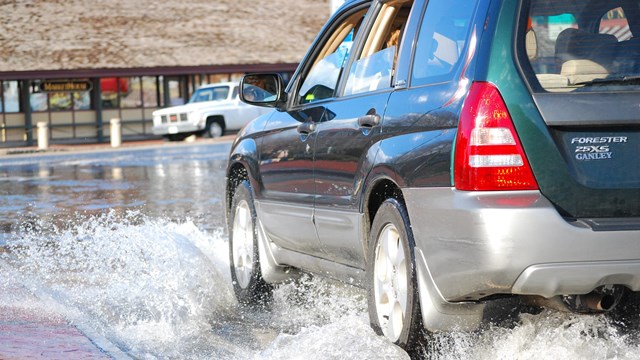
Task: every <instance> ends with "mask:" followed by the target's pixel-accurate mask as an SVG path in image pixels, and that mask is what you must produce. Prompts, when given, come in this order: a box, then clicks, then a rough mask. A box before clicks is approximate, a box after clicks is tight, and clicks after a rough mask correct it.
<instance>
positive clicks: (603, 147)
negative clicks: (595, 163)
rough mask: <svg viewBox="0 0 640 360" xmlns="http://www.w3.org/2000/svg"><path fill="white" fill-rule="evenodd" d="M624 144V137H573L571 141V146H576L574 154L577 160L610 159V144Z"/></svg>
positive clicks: (625, 140)
mask: <svg viewBox="0 0 640 360" xmlns="http://www.w3.org/2000/svg"><path fill="white" fill-rule="evenodd" d="M626 142H627V137H626V136H595V137H575V138H573V139H571V144H574V145H576V149H575V151H574V153H575V156H576V159H577V160H604V159H611V158H612V157H613V152H612V151H611V147H610V144H620V143H626Z"/></svg>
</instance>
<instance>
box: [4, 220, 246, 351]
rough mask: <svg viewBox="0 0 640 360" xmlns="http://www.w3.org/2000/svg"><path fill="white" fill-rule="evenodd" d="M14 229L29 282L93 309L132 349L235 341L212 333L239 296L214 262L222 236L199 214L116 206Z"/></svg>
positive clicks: (18, 259)
mask: <svg viewBox="0 0 640 360" xmlns="http://www.w3.org/2000/svg"><path fill="white" fill-rule="evenodd" d="M12 237H13V240H11V242H10V246H11V248H12V249H13V250H12V254H13V258H12V260H11V263H12V264H13V265H14V266H15V267H16V269H17V270H18V273H19V274H20V276H22V277H24V279H23V283H25V284H30V286H32V287H34V288H33V289H32V290H33V291H34V292H36V291H43V289H44V290H45V291H47V292H48V293H50V294H52V296H54V297H55V298H56V300H58V301H59V302H61V303H63V304H64V305H65V306H67V307H69V308H74V309H79V310H81V311H82V312H83V313H85V314H89V318H90V319H91V321H92V324H91V326H92V327H94V328H97V329H100V331H101V332H102V333H103V335H104V336H106V337H107V338H109V339H111V340H112V341H114V342H116V343H118V344H120V346H121V347H124V348H125V349H126V350H127V351H128V352H130V353H131V354H134V355H135V356H156V355H161V356H169V357H172V356H177V355H179V356H185V355H186V354H197V353H211V352H213V351H218V349H214V348H213V346H216V344H217V346H219V347H222V348H223V349H224V348H228V346H226V345H224V346H223V345H221V344H218V341H217V340H218V339H211V338H208V336H209V334H210V330H211V325H210V320H211V319H212V318H214V317H219V316H230V314H232V313H233V312H234V311H235V307H236V303H235V299H234V298H233V295H232V294H231V290H230V286H229V285H227V284H229V281H227V279H226V278H225V276H224V275H222V274H221V272H220V271H218V269H217V268H216V267H215V266H214V264H215V262H212V258H215V257H214V256H212V255H211V250H212V248H213V245H212V244H211V241H212V240H214V239H215V238H214V239H212V238H211V237H210V236H207V235H206V234H203V233H201V232H199V231H198V230H197V228H196V227H195V225H194V224H193V223H192V222H184V223H179V224H178V223H169V222H164V221H160V220H149V219H146V218H145V217H144V216H142V215H141V214H139V213H135V212H127V213H125V214H123V215H121V214H118V213H116V212H109V213H105V214H103V215H101V216H98V217H89V218H85V217H81V216H78V217H77V218H76V219H75V220H74V221H72V222H70V223H69V224H68V225H67V226H65V227H64V228H58V227H57V226H55V225H50V224H46V223H40V222H35V223H30V224H28V225H27V226H25V227H23V229H22V231H21V232H20V233H17V234H14V235H13V236H12ZM217 239H218V240H220V236H219V235H218V236H217ZM198 245H199V246H200V247H198ZM205 252H208V253H209V255H205ZM36 287H37V288H36ZM209 344H211V345H209ZM234 351H235V350H234ZM154 354H155V355H154Z"/></svg>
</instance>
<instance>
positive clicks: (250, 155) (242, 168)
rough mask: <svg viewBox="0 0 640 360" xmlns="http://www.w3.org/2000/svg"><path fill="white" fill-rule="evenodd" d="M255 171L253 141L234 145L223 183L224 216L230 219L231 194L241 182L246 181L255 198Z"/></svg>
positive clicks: (255, 153)
mask: <svg viewBox="0 0 640 360" xmlns="http://www.w3.org/2000/svg"><path fill="white" fill-rule="evenodd" d="M256 171H257V149H256V144H255V141H254V140H253V139H243V140H240V141H238V142H237V143H235V144H234V146H233V148H232V150H231V153H230V155H229V164H228V166H227V173H226V181H225V188H226V191H225V195H224V196H225V215H226V218H227V221H228V220H229V218H230V211H231V204H232V201H233V194H234V193H235V191H236V189H237V187H238V185H240V184H241V183H242V181H244V180H247V181H249V184H250V185H251V189H252V190H253V194H252V195H253V196H256V189H258V181H257V180H256V178H255V176H254V174H255V173H256Z"/></svg>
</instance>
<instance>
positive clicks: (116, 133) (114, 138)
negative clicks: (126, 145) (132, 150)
mask: <svg viewBox="0 0 640 360" xmlns="http://www.w3.org/2000/svg"><path fill="white" fill-rule="evenodd" d="M120 145H122V126H121V123H120V119H118V118H113V119H111V147H120Z"/></svg>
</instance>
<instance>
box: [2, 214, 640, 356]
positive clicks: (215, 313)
mask: <svg viewBox="0 0 640 360" xmlns="http://www.w3.org/2000/svg"><path fill="white" fill-rule="evenodd" d="M65 219H71V220H69V221H66V222H64V223H63V225H60V224H58V225H55V224H53V223H52V222H51V221H50V220H51V219H47V221H44V220H38V219H37V217H36V218H30V219H29V221H23V222H21V225H20V226H18V227H17V229H15V231H14V233H13V234H11V236H10V237H8V240H7V243H8V246H9V248H10V253H7V254H0V256H1V257H2V261H0V270H1V271H2V272H3V273H4V274H5V276H6V278H7V279H11V281H8V280H4V281H2V282H0V290H2V293H0V300H3V302H5V303H12V302H15V298H12V296H13V295H10V294H12V293H13V291H14V290H15V289H17V288H19V287H20V286H25V285H26V286H27V288H28V289H29V290H31V292H33V293H45V294H48V295H49V296H51V297H52V298H54V299H55V300H56V301H57V302H58V303H59V304H61V305H62V308H63V310H66V311H67V312H68V313H72V312H80V313H82V314H84V315H85V316H84V317H77V316H76V317H72V318H73V319H81V320H82V321H84V322H86V323H85V324H84V325H85V326H89V327H91V328H92V329H95V331H97V332H99V333H100V334H101V335H102V336H104V337H105V338H107V339H109V340H110V341H111V342H113V343H114V344H116V345H117V346H118V347H119V348H120V349H122V350H123V351H124V352H126V353H128V354H130V355H131V356H133V357H135V358H141V359H159V358H181V359H225V360H226V359H256V360H267V359H305V360H306V359H327V360H328V359H346V358H357V359H364V358H366V359H407V358H408V355H407V353H405V352H404V351H402V350H401V349H399V348H397V347H396V346H394V345H393V344H391V343H390V342H389V341H387V340H386V339H384V338H383V337H381V336H378V335H376V334H375V333H374V332H373V331H372V330H371V329H370V327H369V320H368V315H367V310H366V293H365V291H364V290H363V289H360V288H357V287H353V286H349V285H345V284H342V283H339V282H334V281H331V280H327V279H324V278H317V277H312V276H303V277H302V278H301V279H299V280H297V281H294V282H291V283H287V284H283V285H281V286H279V287H278V288H277V289H276V290H275V293H274V302H273V304H272V305H271V306H270V307H269V308H267V309H244V308H242V307H240V306H239V305H238V303H237V302H236V300H235V298H234V296H233V295H232V291H231V286H230V283H231V282H230V276H229V263H228V241H227V238H226V235H225V234H224V232H223V230H221V229H218V230H215V231H213V232H209V233H208V232H204V231H202V230H200V229H199V228H198V227H197V226H196V225H195V224H194V223H193V222H192V221H188V220H185V221H180V222H169V221H164V220H158V219H151V218H148V217H146V216H145V215H143V214H140V213H137V212H115V211H110V212H107V213H104V214H100V215H88V216H80V215H73V216H68V217H66V218H65ZM37 304H38V302H37V301H34V302H33V303H32V304H31V303H27V304H24V305H23V306H24V308H25V309H26V311H39V310H38V308H37ZM41 310H44V309H41ZM43 313H46V312H43ZM63 315H65V314H64V313H63ZM47 316H48V315H47ZM51 316H54V315H51ZM622 330H623V329H622ZM414 358H417V359H439V360H466V359H470V360H471V359H473V360H476V359H480V360H482V359H487V360H489V359H523V360H526V359H558V358H565V359H637V358H640V349H639V348H638V345H637V333H635V332H632V331H627V332H625V331H621V328H620V327H619V326H618V325H616V324H613V323H612V322H611V321H610V320H609V319H608V318H607V317H605V316H578V315H570V314H565V313H558V312H556V311H543V312H542V313H540V314H537V315H522V316H521V317H520V318H519V321H518V322H517V324H515V325H514V326H509V327H503V326H497V325H491V326H488V327H486V328H484V329H483V330H482V331H478V332H471V333H469V332H453V333H449V334H435V335H434V336H433V337H432V338H431V340H430V341H429V342H428V344H427V345H426V346H425V348H424V349H423V350H422V351H421V352H419V353H418V354H416V355H415V356H414Z"/></svg>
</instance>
